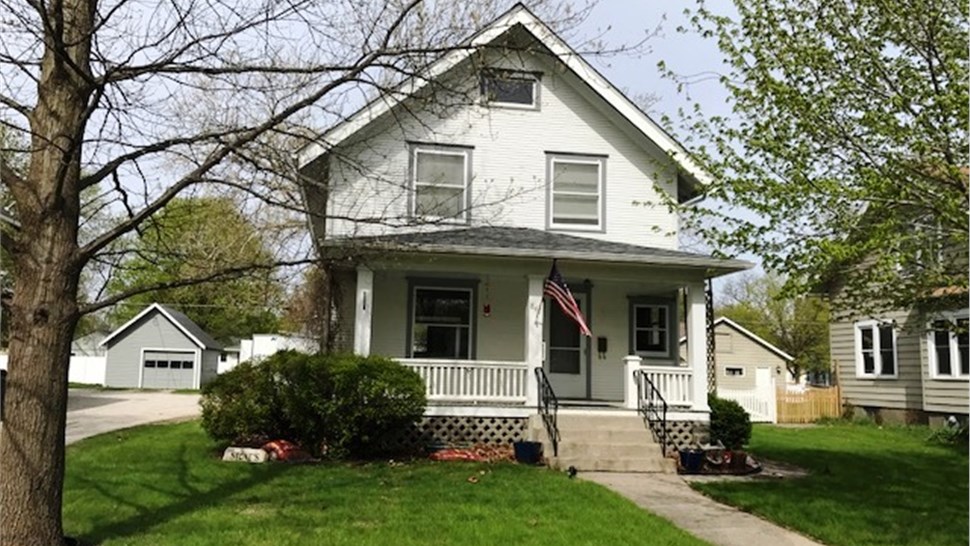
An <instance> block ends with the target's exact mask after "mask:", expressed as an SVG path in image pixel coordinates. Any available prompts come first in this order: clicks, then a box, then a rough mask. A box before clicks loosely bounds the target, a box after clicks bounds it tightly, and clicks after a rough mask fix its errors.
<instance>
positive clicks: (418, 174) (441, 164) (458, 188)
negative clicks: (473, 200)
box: [411, 146, 471, 221]
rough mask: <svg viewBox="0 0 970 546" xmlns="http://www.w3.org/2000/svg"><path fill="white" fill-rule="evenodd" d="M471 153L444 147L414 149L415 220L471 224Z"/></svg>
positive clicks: (412, 175) (465, 150)
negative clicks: (439, 220)
mask: <svg viewBox="0 0 970 546" xmlns="http://www.w3.org/2000/svg"><path fill="white" fill-rule="evenodd" d="M470 172H471V150H470V149H467V148H457V147H445V146H413V147H412V149H411V184H412V188H413V192H414V196H413V198H412V204H411V213H412V215H413V216H416V217H420V218H425V219H428V218H430V219H452V220H458V221H467V220H468V209H469V206H468V204H469V195H468V193H469V192H468V186H469V178H470V175H469V173H470Z"/></svg>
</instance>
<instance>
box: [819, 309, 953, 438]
mask: <svg viewBox="0 0 970 546" xmlns="http://www.w3.org/2000/svg"><path fill="white" fill-rule="evenodd" d="M968 317H970V309H967V308H966V307H962V308H961V307H960V306H956V307H955V308H954V309H953V310H952V311H950V312H946V313H940V314H939V316H930V317H924V316H922V315H921V314H920V313H919V312H917V311H916V310H903V311H891V312H885V313H882V314H880V315H879V316H875V317H857V316H854V315H853V314H852V313H851V312H836V313H833V316H832V322H831V325H830V327H829V339H830V347H831V352H832V361H833V365H834V366H835V367H837V369H838V377H839V383H840V384H841V386H842V396H843V398H844V401H845V402H846V403H847V404H851V405H852V406H854V407H855V408H857V409H858V410H861V411H863V412H865V413H866V414H867V415H869V416H871V417H873V418H875V419H877V420H879V421H882V420H886V421H897V422H906V423H926V422H929V423H930V424H939V423H941V422H942V421H943V420H944V419H945V418H947V417H948V416H950V415H955V416H960V417H962V418H963V419H966V417H967V413H968V411H970V409H968V408H970V389H968V383H970V363H968V362H970V356H968V355H970V343H968V335H967V333H966V331H965V329H966V327H967V320H968ZM941 321H942V322H941ZM952 323H956V324H959V325H961V326H962V328H963V329H964V330H963V331H962V332H960V333H957V332H951V331H949V330H948V329H947V326H946V325H947V324H952Z"/></svg>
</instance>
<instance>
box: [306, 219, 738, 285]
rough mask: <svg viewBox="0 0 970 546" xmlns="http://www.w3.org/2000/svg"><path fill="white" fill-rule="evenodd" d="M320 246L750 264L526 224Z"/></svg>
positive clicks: (720, 267)
mask: <svg viewBox="0 0 970 546" xmlns="http://www.w3.org/2000/svg"><path fill="white" fill-rule="evenodd" d="M323 246H328V247H331V248H333V247H337V248H348V247H353V248H354V250H357V251H363V252H367V251H372V252H377V251H379V252H419V253H427V254H463V255H478V256H501V257H510V258H537V259H549V258H562V259H568V260H579V261H594V262H615V263H628V264H643V265H657V266H666V267H687V268H703V269H706V270H707V272H708V276H718V275H725V274H727V273H733V272H735V271H743V270H745V269H750V268H752V267H754V264H752V263H751V262H747V261H744V260H736V259H724V258H716V257H713V256H708V255H705V254H694V253H690V252H681V251H678V250H668V249H664V248H653V247H645V246H638V245H631V244H626V243H616V242H611V241H603V240H600V239H591V238H588V237H577V236H574V235H565V234H562V233H555V232H549V231H543V230H539V229H531V228H516V227H495V226H481V227H469V228H460V229H449V230H442V231H426V232H411V233H397V234H393V235H382V236H372V237H353V238H335V239H328V240H326V241H324V242H323Z"/></svg>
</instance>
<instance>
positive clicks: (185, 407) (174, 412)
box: [65, 389, 199, 444]
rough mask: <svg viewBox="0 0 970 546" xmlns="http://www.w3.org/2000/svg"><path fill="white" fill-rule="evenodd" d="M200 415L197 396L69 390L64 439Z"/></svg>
mask: <svg viewBox="0 0 970 546" xmlns="http://www.w3.org/2000/svg"><path fill="white" fill-rule="evenodd" d="M198 415H199V395H197V394H173V393H170V392H143V391H97V390H89V389H71V390H70V391H69V392H68V396H67V433H66V434H65V441H66V443H68V444H71V443H74V442H76V441H78V440H81V439H83V438H87V437H89V436H95V435H98V434H103V433H105V432H111V431H112V430H118V429H122V428H128V427H134V426H138V425H144V424H147V423H154V422H158V421H181V420H186V419H194V418H195V417H198Z"/></svg>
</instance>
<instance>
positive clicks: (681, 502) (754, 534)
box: [579, 472, 821, 546]
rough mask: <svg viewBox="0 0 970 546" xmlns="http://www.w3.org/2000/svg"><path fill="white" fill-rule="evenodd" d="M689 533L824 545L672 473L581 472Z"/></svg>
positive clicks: (724, 544)
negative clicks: (710, 495)
mask: <svg viewBox="0 0 970 546" xmlns="http://www.w3.org/2000/svg"><path fill="white" fill-rule="evenodd" d="M579 476H580V477H581V478H584V479H587V480H589V481H593V482H596V483H598V484H601V485H605V486H606V487H609V488H610V489H612V490H614V491H616V492H617V493H619V494H621V495H623V496H624V497H627V498H629V499H630V500H632V501H633V502H635V503H637V504H638V505H639V506H640V507H642V508H645V509H647V510H649V511H650V512H653V513H654V514H657V515H658V516H661V517H664V518H666V519H668V520H670V521H671V522H673V523H674V525H676V526H678V527H680V528H681V529H684V530H685V531H687V532H688V533H690V534H692V535H694V536H696V537H699V538H701V539H704V540H706V541H708V542H710V543H711V544H715V545H718V546H821V545H820V544H819V543H818V542H814V541H812V540H809V539H807V538H805V537H803V536H802V535H799V534H797V533H795V532H793V531H789V530H787V529H783V528H781V527H778V526H777V525H775V524H773V523H769V522H767V521H765V520H763V519H761V518H758V517H756V516H752V515H751V514H747V513H745V512H742V511H740V510H738V509H737V508H733V507H730V506H726V505H723V504H720V503H718V502H714V501H713V500H711V499H709V498H708V497H705V496H704V495H701V494H700V493H698V492H697V491H694V490H693V489H691V488H690V486H688V485H687V483H686V482H684V480H683V479H682V478H681V477H680V476H677V475H672V474H627V473H620V472H581V473H580V474H579Z"/></svg>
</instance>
